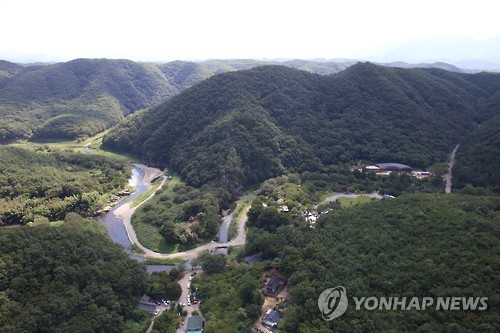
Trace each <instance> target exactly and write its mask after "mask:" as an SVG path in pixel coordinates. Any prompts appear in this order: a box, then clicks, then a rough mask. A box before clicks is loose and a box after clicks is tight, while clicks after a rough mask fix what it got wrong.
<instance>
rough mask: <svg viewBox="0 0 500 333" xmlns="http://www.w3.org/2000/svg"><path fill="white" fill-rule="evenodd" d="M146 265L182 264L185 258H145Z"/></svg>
mask: <svg viewBox="0 0 500 333" xmlns="http://www.w3.org/2000/svg"><path fill="white" fill-rule="evenodd" d="M144 263H145V264H146V265H177V264H184V263H186V260H183V259H180V258H145V259H144Z"/></svg>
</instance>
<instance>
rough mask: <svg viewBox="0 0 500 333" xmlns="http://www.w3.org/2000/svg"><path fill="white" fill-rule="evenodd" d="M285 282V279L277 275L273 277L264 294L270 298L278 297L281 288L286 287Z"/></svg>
mask: <svg viewBox="0 0 500 333" xmlns="http://www.w3.org/2000/svg"><path fill="white" fill-rule="evenodd" d="M285 282H286V280H285V279H283V278H281V277H279V276H277V275H273V276H272V277H271V278H270V279H269V281H268V282H267V283H266V286H265V287H264V294H266V295H268V296H276V294H278V293H279V292H280V290H281V288H283V286H284V285H285Z"/></svg>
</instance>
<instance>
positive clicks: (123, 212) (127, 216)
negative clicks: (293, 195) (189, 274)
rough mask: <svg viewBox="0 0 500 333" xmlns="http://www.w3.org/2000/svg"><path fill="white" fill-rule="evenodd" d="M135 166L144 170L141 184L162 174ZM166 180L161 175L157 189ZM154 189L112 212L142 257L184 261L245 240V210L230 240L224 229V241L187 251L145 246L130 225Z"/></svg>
mask: <svg viewBox="0 0 500 333" xmlns="http://www.w3.org/2000/svg"><path fill="white" fill-rule="evenodd" d="M135 166H136V167H138V168H141V169H142V170H144V174H145V175H144V179H143V180H141V182H140V184H141V185H147V186H150V185H151V181H152V180H153V179H155V178H156V177H158V176H160V175H162V174H163V173H162V172H161V170H160V169H156V168H151V167H148V166H146V165H144V164H135ZM166 180H167V178H166V177H165V176H163V180H162V182H161V184H160V186H159V187H158V189H160V188H162V187H163V185H164V184H165V182H166ZM158 189H157V190H158ZM157 190H156V191H157ZM156 191H155V192H153V193H152V194H151V195H150V196H149V197H147V198H146V199H144V200H143V201H142V202H141V203H139V204H138V205H137V206H135V207H132V206H131V203H126V204H124V205H123V206H121V207H119V208H118V209H117V210H116V211H115V212H114V214H115V216H116V217H117V218H120V219H123V223H124V225H125V229H126V230H127V235H128V237H129V239H130V242H132V243H133V244H135V245H137V246H138V247H139V248H140V249H141V250H143V251H144V254H143V256H144V257H152V258H180V259H183V260H186V261H190V260H191V259H194V258H196V257H197V256H198V255H199V254H200V253H201V252H203V251H207V250H208V251H209V252H211V251H214V250H216V249H217V248H221V247H222V248H224V247H235V246H242V245H244V244H245V240H246V230H245V223H246V221H247V216H246V211H245V212H244V214H243V215H242V217H241V218H240V220H239V221H238V229H239V231H238V235H237V236H236V237H235V238H234V239H233V240H231V241H230V242H228V241H227V230H226V236H225V237H226V241H225V242H221V243H215V242H212V243H208V244H205V245H202V246H199V247H197V248H194V249H191V250H188V251H184V252H176V253H168V254H165V253H159V252H155V251H153V250H151V249H148V248H146V247H145V246H143V245H142V244H141V243H140V242H139V240H138V239H137V234H136V233H135V230H134V228H133V226H132V215H133V214H134V212H135V210H136V209H137V207H139V206H140V205H142V204H144V203H145V202H146V201H148V200H149V199H150V198H152V197H153V196H154V194H155V193H156ZM229 221H230V220H228V221H227V222H226V223H228V222H229ZM226 229H227V228H226Z"/></svg>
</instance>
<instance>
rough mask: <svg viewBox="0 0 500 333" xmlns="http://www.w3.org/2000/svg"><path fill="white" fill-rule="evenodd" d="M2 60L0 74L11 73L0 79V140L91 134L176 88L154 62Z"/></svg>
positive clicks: (166, 95)
mask: <svg viewBox="0 0 500 333" xmlns="http://www.w3.org/2000/svg"><path fill="white" fill-rule="evenodd" d="M1 65H2V66H1V67H0V68H1V69H0V73H2V72H3V73H10V75H9V76H7V77H5V75H4V79H3V80H2V81H0V82H2V84H1V85H0V116H1V117H0V119H1V120H0V142H3V143H5V142H10V141H13V140H15V139H18V138H25V137H30V136H31V138H32V139H35V140H46V139H61V138H64V139H74V138H77V137H83V136H91V135H94V134H96V133H98V132H100V131H103V130H104V129H107V128H109V127H111V126H112V125H114V124H116V123H117V122H118V121H120V120H121V119H122V118H123V116H125V115H127V114H130V113H132V112H134V111H136V110H138V109H142V108H146V107H148V106H151V105H153V104H155V103H159V102H160V101H162V100H165V99H166V98H168V97H170V96H172V95H174V94H175V93H177V92H178V90H177V89H176V88H175V87H172V86H171V85H170V84H169V83H168V81H167V80H166V79H165V77H164V75H163V74H162V73H161V71H160V70H159V69H158V68H157V67H155V66H154V65H149V64H139V63H135V62H132V61H129V60H106V59H77V60H73V61H69V62H66V63H58V64H54V65H47V66H29V67H25V68H19V67H18V66H16V65H13V64H11V65H9V66H7V65H8V64H5V63H2V64H1ZM2 69H3V70H2ZM9 69H10V71H9Z"/></svg>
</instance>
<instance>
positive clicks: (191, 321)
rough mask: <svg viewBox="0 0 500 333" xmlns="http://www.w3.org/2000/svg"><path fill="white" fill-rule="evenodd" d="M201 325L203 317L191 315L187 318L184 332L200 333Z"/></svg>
mask: <svg viewBox="0 0 500 333" xmlns="http://www.w3.org/2000/svg"><path fill="white" fill-rule="evenodd" d="M203 327H204V322H203V318H201V317H200V316H191V317H189V318H188V322H187V331H186V332H192V333H201V332H203Z"/></svg>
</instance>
